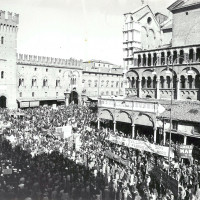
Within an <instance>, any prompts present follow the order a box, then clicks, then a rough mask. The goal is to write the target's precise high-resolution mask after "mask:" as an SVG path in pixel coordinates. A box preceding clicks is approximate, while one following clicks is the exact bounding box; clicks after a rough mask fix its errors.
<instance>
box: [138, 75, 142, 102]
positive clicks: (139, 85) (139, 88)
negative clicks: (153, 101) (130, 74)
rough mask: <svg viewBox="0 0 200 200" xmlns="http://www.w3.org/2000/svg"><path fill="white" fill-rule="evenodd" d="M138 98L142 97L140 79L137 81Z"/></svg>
mask: <svg viewBox="0 0 200 200" xmlns="http://www.w3.org/2000/svg"><path fill="white" fill-rule="evenodd" d="M138 93H139V94H138V97H139V98H141V97H142V81H141V79H138Z"/></svg>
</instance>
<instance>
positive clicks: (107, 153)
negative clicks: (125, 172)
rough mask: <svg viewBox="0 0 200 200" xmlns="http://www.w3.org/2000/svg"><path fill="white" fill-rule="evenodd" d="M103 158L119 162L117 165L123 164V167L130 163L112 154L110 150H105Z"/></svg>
mask: <svg viewBox="0 0 200 200" xmlns="http://www.w3.org/2000/svg"><path fill="white" fill-rule="evenodd" d="M105 156H106V157H108V158H110V159H112V160H115V161H116V162H119V163H121V164H123V165H125V166H129V163H130V161H129V160H127V159H125V158H122V157H120V156H118V155H116V154H114V153H112V152H111V151H110V150H107V151H106V152H105Z"/></svg>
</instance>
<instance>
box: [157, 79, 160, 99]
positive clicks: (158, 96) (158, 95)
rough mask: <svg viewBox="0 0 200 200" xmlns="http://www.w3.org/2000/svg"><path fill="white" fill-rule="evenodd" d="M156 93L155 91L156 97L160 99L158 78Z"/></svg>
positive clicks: (158, 80)
mask: <svg viewBox="0 0 200 200" xmlns="http://www.w3.org/2000/svg"><path fill="white" fill-rule="evenodd" d="M156 93H157V99H160V79H158V78H157V83H156Z"/></svg>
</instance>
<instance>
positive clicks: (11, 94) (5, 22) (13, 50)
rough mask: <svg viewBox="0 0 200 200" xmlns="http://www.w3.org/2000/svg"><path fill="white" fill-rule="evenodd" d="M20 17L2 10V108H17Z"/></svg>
mask: <svg viewBox="0 0 200 200" xmlns="http://www.w3.org/2000/svg"><path fill="white" fill-rule="evenodd" d="M18 24H19V15H18V14H13V13H11V12H5V11H2V10H0V107H7V108H17V64H16V62H17V56H16V54H17V30H18Z"/></svg>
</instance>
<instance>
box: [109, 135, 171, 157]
mask: <svg viewBox="0 0 200 200" xmlns="http://www.w3.org/2000/svg"><path fill="white" fill-rule="evenodd" d="M106 139H107V140H109V141H110V142H112V143H115V144H119V145H122V146H126V147H129V148H133V149H138V150H140V151H147V152H150V153H155V154H158V155H161V156H164V157H168V151H169V147H164V146H160V145H155V144H151V143H150V142H148V141H142V140H134V139H130V138H124V137H120V136H115V135H110V136H109V137H108V138H106ZM170 156H171V157H172V158H174V152H173V151H172V150H171V153H170Z"/></svg>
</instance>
